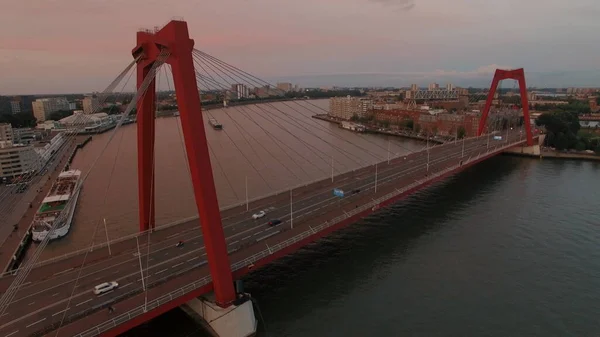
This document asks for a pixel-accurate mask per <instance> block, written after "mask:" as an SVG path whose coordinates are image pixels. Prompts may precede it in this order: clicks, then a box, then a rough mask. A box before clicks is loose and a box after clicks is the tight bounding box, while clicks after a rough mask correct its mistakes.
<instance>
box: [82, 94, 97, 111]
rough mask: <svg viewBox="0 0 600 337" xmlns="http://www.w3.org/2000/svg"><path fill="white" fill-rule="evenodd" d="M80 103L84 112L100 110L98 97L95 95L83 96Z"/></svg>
mask: <svg viewBox="0 0 600 337" xmlns="http://www.w3.org/2000/svg"><path fill="white" fill-rule="evenodd" d="M82 105H83V113H85V114H93V113H95V112H98V110H100V102H99V101H98V97H97V96H96V95H91V96H86V97H84V98H83V102H82Z"/></svg>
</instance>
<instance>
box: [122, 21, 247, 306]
mask: <svg viewBox="0 0 600 337" xmlns="http://www.w3.org/2000/svg"><path fill="white" fill-rule="evenodd" d="M193 49H194V40H192V39H190V37H189V33H188V27H187V23H186V22H184V21H171V22H169V23H168V24H167V25H166V26H165V27H163V28H162V29H160V30H158V31H156V32H138V33H137V46H136V47H135V48H134V49H133V55H134V57H136V58H137V57H140V59H139V61H138V63H137V85H138V89H139V87H140V86H141V84H142V82H143V80H144V78H145V76H146V75H147V74H148V73H149V72H150V69H151V67H152V65H153V64H154V63H155V62H156V60H157V58H158V57H159V54H160V53H161V51H164V50H168V51H169V52H170V54H169V56H168V58H167V59H166V61H165V62H166V63H168V64H169V65H171V69H172V71H173V82H174V85H175V92H176V94H177V105H178V108H179V113H180V118H181V126H182V129H183V137H184V141H185V148H186V152H187V157H188V163H189V168H190V173H191V178H192V184H193V188H194V196H195V198H196V206H197V208H198V214H199V217H200V225H201V228H202V234H203V237H204V245H205V247H206V255H207V258H208V265H209V267H210V273H211V276H212V279H213V285H214V292H215V299H216V303H217V304H218V305H219V306H222V307H227V306H229V304H231V303H232V302H233V300H234V299H235V291H234V288H233V279H232V275H231V267H230V264H229V257H228V255H227V245H226V243H225V236H224V234H223V226H222V223H221V213H220V211H219V204H218V201H217V193H216V190H215V183H214V179H213V173H212V166H211V163H210V156H209V152H208V144H207V140H206V133H205V130H204V121H203V119H202V107H201V105H200V95H199V92H198V86H197V84H196V75H195V69H194V63H193V58H192V52H193ZM155 97H156V93H155V82H154V80H153V81H152V82H151V84H150V86H149V87H148V90H147V91H146V92H145V93H144V94H143V95H142V96H141V97H140V100H139V101H138V104H137V132H138V139H137V142H138V189H139V192H138V195H139V220H140V224H139V225H140V231H145V230H148V229H152V228H154V183H153V182H154V138H155V120H154V119H155V107H154V104H155V103H154V102H155Z"/></svg>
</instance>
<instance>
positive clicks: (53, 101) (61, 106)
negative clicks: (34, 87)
mask: <svg viewBox="0 0 600 337" xmlns="http://www.w3.org/2000/svg"><path fill="white" fill-rule="evenodd" d="M31 106H32V107H33V115H34V116H35V118H36V119H37V121H38V123H40V122H44V121H46V120H47V119H48V118H49V117H50V114H51V113H53V112H56V111H59V110H69V102H68V101H67V99H66V98H64V97H51V98H38V99H36V100H35V101H34V102H32V103H31Z"/></svg>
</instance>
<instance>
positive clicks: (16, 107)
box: [10, 100, 23, 115]
mask: <svg viewBox="0 0 600 337" xmlns="http://www.w3.org/2000/svg"><path fill="white" fill-rule="evenodd" d="M10 110H11V111H12V113H13V115H14V114H18V113H21V112H23V104H22V103H21V100H12V101H10Z"/></svg>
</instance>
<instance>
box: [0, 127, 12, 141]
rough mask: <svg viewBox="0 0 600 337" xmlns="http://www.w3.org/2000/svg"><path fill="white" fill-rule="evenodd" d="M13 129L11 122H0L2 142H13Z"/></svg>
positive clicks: (0, 139) (0, 138)
mask: <svg viewBox="0 0 600 337" xmlns="http://www.w3.org/2000/svg"><path fill="white" fill-rule="evenodd" d="M13 138H14V134H13V129H12V126H11V125H10V124H9V123H0V142H10V143H11V144H12V143H13Z"/></svg>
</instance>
